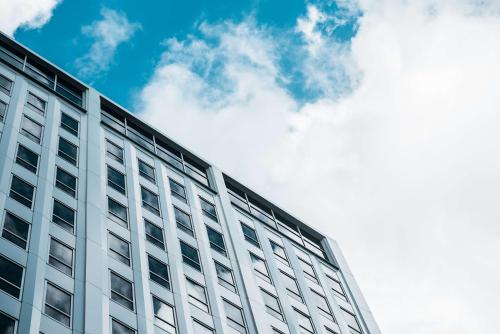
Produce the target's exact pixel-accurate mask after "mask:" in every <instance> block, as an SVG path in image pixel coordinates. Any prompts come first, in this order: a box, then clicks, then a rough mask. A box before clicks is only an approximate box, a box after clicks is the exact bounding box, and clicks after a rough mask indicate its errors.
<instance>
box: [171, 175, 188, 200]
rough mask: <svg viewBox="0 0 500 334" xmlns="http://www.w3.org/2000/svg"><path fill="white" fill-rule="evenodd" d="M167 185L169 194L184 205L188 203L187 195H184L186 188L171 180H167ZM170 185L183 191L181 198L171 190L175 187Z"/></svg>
mask: <svg viewBox="0 0 500 334" xmlns="http://www.w3.org/2000/svg"><path fill="white" fill-rule="evenodd" d="M168 184H169V186H170V194H171V195H172V196H174V197H176V198H178V199H179V200H181V201H183V202H184V203H186V204H187V203H188V200H187V193H186V187H185V186H184V185H182V184H180V183H179V182H177V181H175V180H173V179H171V178H168ZM172 184H174V185H175V186H177V187H180V188H182V190H183V191H184V196H182V195H181V194H179V193H178V192H176V191H174V190H173V189H174V188H175V187H172Z"/></svg>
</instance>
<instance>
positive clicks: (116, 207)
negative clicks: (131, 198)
mask: <svg viewBox="0 0 500 334" xmlns="http://www.w3.org/2000/svg"><path fill="white" fill-rule="evenodd" d="M108 212H109V213H110V214H111V215H110V218H111V219H113V221H115V222H116V223H118V224H119V225H121V226H123V227H125V228H128V213H127V208H126V207H125V206H123V205H121V204H120V203H118V202H117V201H115V200H113V199H111V198H110V197H108Z"/></svg>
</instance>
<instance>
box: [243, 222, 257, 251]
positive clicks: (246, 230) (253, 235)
mask: <svg viewBox="0 0 500 334" xmlns="http://www.w3.org/2000/svg"><path fill="white" fill-rule="evenodd" d="M240 223H241V229H242V230H243V235H244V236H245V240H246V241H248V242H249V243H251V244H252V245H254V246H256V247H259V248H260V244H259V239H258V238H257V232H255V230H254V229H253V228H251V227H250V226H248V225H246V224H243V222H240Z"/></svg>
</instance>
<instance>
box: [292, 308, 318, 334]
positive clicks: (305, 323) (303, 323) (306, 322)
mask: <svg viewBox="0 0 500 334" xmlns="http://www.w3.org/2000/svg"><path fill="white" fill-rule="evenodd" d="M293 310H294V311H295V315H296V316H297V321H298V323H299V327H300V329H301V331H303V333H314V326H313V324H312V322H311V318H310V317H309V316H308V315H305V314H304V313H302V312H300V311H299V310H297V309H295V308H294V309H293Z"/></svg>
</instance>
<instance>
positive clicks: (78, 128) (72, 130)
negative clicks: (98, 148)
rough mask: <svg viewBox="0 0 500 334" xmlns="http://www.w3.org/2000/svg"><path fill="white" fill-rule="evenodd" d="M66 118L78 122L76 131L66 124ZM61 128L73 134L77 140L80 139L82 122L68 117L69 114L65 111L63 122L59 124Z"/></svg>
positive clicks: (62, 113)
mask: <svg viewBox="0 0 500 334" xmlns="http://www.w3.org/2000/svg"><path fill="white" fill-rule="evenodd" d="M64 117H67V118H69V119H71V120H73V121H75V122H76V130H75V129H73V128H71V127H70V126H69V125H68V124H66V123H64V121H63V119H64ZM59 126H60V127H61V129H64V130H65V131H67V132H68V133H70V134H72V135H73V136H75V137H76V138H78V137H79V136H80V121H78V120H77V119H75V118H74V117H72V116H70V115H68V113H66V112H64V111H61V122H60V123H59ZM75 132H76V133H75Z"/></svg>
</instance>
